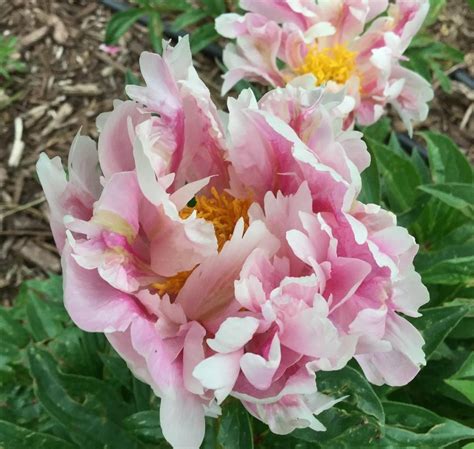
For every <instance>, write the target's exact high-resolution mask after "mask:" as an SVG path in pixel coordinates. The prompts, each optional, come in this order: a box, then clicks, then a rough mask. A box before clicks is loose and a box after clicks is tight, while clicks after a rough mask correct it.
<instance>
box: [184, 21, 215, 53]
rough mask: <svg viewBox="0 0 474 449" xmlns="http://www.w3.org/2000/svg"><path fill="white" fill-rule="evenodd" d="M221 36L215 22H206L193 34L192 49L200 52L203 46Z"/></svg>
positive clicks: (193, 51)
mask: <svg viewBox="0 0 474 449" xmlns="http://www.w3.org/2000/svg"><path fill="white" fill-rule="evenodd" d="M218 38H219V35H218V34H217V31H216V29H215V27H214V23H206V24H205V25H203V26H201V27H199V28H198V29H197V30H196V31H195V32H194V33H192V34H191V37H190V39H191V51H192V53H193V54H194V53H199V52H200V51H201V50H202V49H203V48H205V47H207V46H208V45H209V44H210V43H212V42H214V41H216V40H217V39H218Z"/></svg>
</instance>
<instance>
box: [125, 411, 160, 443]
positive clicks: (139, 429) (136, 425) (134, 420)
mask: <svg viewBox="0 0 474 449" xmlns="http://www.w3.org/2000/svg"><path fill="white" fill-rule="evenodd" d="M123 424H124V427H125V428H126V429H127V430H128V431H129V432H130V433H131V434H132V435H134V436H135V437H137V438H138V439H139V440H140V441H142V442H143V443H146V444H159V443H161V442H162V441H163V433H162V432H161V428H160V412H158V411H155V410H148V411H145V412H138V413H135V414H134V415H131V416H129V417H128V418H126V419H125V420H124V421H123Z"/></svg>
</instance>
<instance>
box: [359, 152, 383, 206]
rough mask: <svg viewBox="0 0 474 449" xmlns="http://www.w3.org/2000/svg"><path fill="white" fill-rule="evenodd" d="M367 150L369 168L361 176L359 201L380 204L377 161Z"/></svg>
mask: <svg viewBox="0 0 474 449" xmlns="http://www.w3.org/2000/svg"><path fill="white" fill-rule="evenodd" d="M367 149H368V151H369V152H370V166H369V167H367V168H366V169H365V170H364V171H363V172H362V174H361V178H362V190H361V192H360V196H359V200H360V201H362V202H363V203H374V204H380V180H379V170H378V168H377V161H376V159H375V156H374V155H373V153H372V151H371V150H370V147H367Z"/></svg>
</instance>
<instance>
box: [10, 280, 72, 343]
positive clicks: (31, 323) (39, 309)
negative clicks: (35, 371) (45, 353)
mask: <svg viewBox="0 0 474 449" xmlns="http://www.w3.org/2000/svg"><path fill="white" fill-rule="evenodd" d="M17 301H19V302H20V304H24V305H25V307H26V318H27V324H28V327H29V328H30V329H31V333H32V335H33V337H34V339H35V340H36V341H42V340H46V339H50V338H53V337H55V336H57V335H58V334H60V333H61V332H62V331H63V329H64V325H65V323H67V322H69V321H70V320H69V317H68V315H67V313H66V311H65V310H64V306H63V303H62V291H61V284H59V285H58V281H57V279H56V278H52V279H50V280H48V281H28V282H25V283H24V284H23V285H22V286H21V288H20V292H19V295H18V297H17Z"/></svg>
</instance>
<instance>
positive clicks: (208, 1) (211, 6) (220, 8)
mask: <svg viewBox="0 0 474 449" xmlns="http://www.w3.org/2000/svg"><path fill="white" fill-rule="evenodd" d="M201 1H202V3H203V4H204V6H205V7H206V9H207V12H208V14H210V15H211V16H213V17H217V16H219V15H221V14H224V13H225V12H226V8H227V6H226V3H225V0H201Z"/></svg>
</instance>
